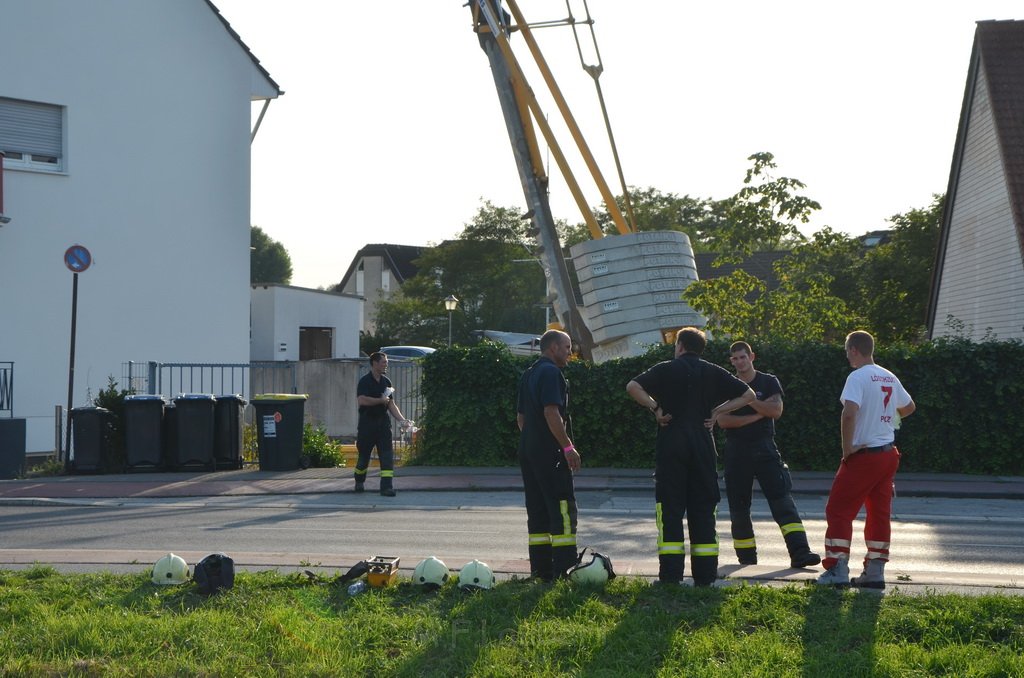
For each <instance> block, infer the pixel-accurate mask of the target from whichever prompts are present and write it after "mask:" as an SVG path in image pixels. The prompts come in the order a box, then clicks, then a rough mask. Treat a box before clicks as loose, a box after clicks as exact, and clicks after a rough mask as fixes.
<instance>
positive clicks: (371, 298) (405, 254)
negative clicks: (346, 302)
mask: <svg viewBox="0 0 1024 678" xmlns="http://www.w3.org/2000/svg"><path fill="white" fill-rule="evenodd" d="M426 249H427V248H426V247H419V246H416V245H389V244H374V245H366V246H364V247H363V248H362V249H360V250H359V251H358V252H356V255H355V256H354V257H353V258H352V263H351V264H349V267H348V270H347V271H345V275H344V276H343V277H342V279H341V282H340V283H338V284H337V286H336V288H335V289H337V291H339V292H344V293H345V294H355V295H358V296H361V297H363V298H364V299H366V304H365V305H364V306H363V329H364V330H366V331H367V332H368V333H370V334H376V332H377V304H378V303H379V302H380V301H382V300H386V299H389V298H390V297H391V295H392V294H394V293H395V292H397V291H398V289H399V288H400V287H401V286H402V283H404V282H405V281H406V280H407V279H408V278H411V277H413V276H414V275H416V271H417V267H416V259H418V258H419V256H420V255H421V254H423V252H424V251H425V250H426Z"/></svg>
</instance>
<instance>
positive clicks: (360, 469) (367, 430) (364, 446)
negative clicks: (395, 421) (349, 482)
mask: <svg viewBox="0 0 1024 678" xmlns="http://www.w3.org/2000/svg"><path fill="white" fill-rule="evenodd" d="M375 447H376V448H377V458H378V459H379V460H380V489H382V490H386V489H389V488H391V487H392V485H393V483H394V478H395V450H394V448H393V447H392V443H391V419H390V418H389V417H384V418H383V419H379V420H372V419H366V420H361V421H360V422H359V430H358V431H357V433H356V451H357V452H359V457H358V458H357V459H356V469H355V479H356V483H362V482H364V481H365V480H366V470H367V469H368V468H369V466H370V453H371V452H373V448H375Z"/></svg>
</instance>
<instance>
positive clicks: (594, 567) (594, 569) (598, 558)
mask: <svg viewBox="0 0 1024 678" xmlns="http://www.w3.org/2000/svg"><path fill="white" fill-rule="evenodd" d="M586 551H587V549H583V551H581V552H580V560H579V562H580V563H582V562H583V554H584V553H586ZM590 553H591V554H592V557H591V558H590V562H589V563H587V564H586V565H583V564H577V565H576V567H573V568H572V569H570V570H569V578H570V579H571V580H573V581H574V582H576V583H577V584H596V585H599V586H600V585H603V584H604V583H605V582H607V581H608V580H609V579H614V578H615V570H614V569H613V568H612V559H611V558H609V557H608V556H605V555H602V554H600V553H598V552H597V551H591V552H590Z"/></svg>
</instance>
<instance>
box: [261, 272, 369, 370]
mask: <svg viewBox="0 0 1024 678" xmlns="http://www.w3.org/2000/svg"><path fill="white" fill-rule="evenodd" d="M362 320H363V298H362V297H359V296H354V295H351V294H338V293H335V292H323V291H321V290H311V289H306V288H304V287H292V286H290V285H280V284H277V283H258V284H255V285H253V286H252V348H251V351H250V354H249V355H250V359H251V360H253V361H264V360H293V361H294V360H319V359H323V358H358V357H359V331H360V329H362Z"/></svg>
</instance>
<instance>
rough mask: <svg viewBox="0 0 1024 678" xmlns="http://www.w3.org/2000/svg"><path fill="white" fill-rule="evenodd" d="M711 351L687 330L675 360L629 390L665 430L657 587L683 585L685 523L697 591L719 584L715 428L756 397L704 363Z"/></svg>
mask: <svg viewBox="0 0 1024 678" xmlns="http://www.w3.org/2000/svg"><path fill="white" fill-rule="evenodd" d="M706 345H707V339H706V338H705V336H704V332H702V331H701V330H699V329H697V328H695V327H684V328H682V329H681V330H679V332H677V333H676V345H675V359H674V360H667V361H664V362H660V363H658V364H657V365H655V366H654V367H652V368H650V369H649V370H647V371H646V372H644V373H643V374H640V375H638V376H637V377H635V378H634V379H633V380H632V381H630V382H629V384H627V385H626V392H627V393H629V395H630V396H632V397H633V399H634V400H636V401H637V402H638V403H640V405H642V406H643V407H646V408H647V409H649V410H650V411H651V412H653V413H654V416H655V418H656V419H657V422H658V425H659V427H658V437H657V442H656V444H655V472H654V476H655V480H654V500H655V512H656V515H657V525H658V581H659V582H661V583H663V584H678V583H679V582H681V581H682V579H683V570H684V566H685V563H686V556H685V550H684V545H683V518H684V517H685V518H686V521H687V526H688V528H689V533H690V555H691V557H692V558H693V561H692V563H691V565H690V569H691V573H692V575H693V583H694V585H695V586H710V585H711V584H712V583H713V582H714V581H715V579H716V578H717V577H718V534H717V533H716V531H715V511H716V509H717V507H718V502H719V500H720V499H721V494H720V493H719V490H718V468H717V456H718V455H717V452H716V451H715V441H714V439H713V438H712V437H711V428H712V427H713V426H714V424H715V422H716V420H717V419H718V417H719V416H720V415H722V414H726V413H728V412H732V411H733V410H735V409H738V408H740V407H743V406H744V405H747V404H749V403H750V402H751V401H753V400H754V397H755V396H754V392H753V391H752V390H750V388H749V387H748V386H747V385H746V384H744V383H743V382H742V381H740V380H739V379H737V378H736V377H734V376H733V375H731V374H729V373H728V372H727V371H726V370H724V369H722V368H721V367H719V366H718V365H714V364H712V363H709V362H707V361H705V360H702V359H701V358H700V355H701V354H702V353H703V352H704V348H705V346H706ZM712 403H719V404H718V405H717V406H715V407H712Z"/></svg>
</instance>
